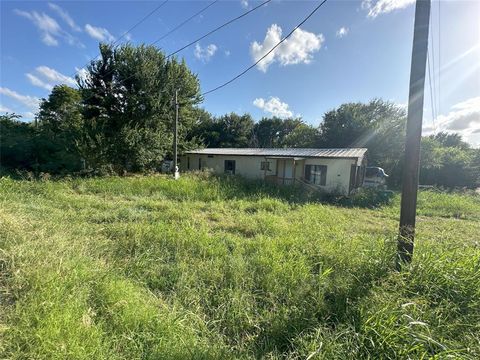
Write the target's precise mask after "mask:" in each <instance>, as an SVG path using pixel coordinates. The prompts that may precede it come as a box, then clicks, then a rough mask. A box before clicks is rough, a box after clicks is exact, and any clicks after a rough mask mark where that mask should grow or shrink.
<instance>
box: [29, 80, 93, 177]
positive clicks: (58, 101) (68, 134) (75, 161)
mask: <svg viewBox="0 0 480 360" xmlns="http://www.w3.org/2000/svg"><path fill="white" fill-rule="evenodd" d="M37 122H38V130H39V132H40V135H42V136H43V137H44V138H45V139H48V141H43V143H44V144H43V145H42V147H43V148H47V147H48V146H50V147H51V148H52V149H51V150H54V149H55V148H56V151H52V152H56V153H58V154H57V156H54V157H53V158H55V159H52V162H57V163H62V162H63V163H64V165H65V166H66V167H67V168H68V169H70V170H73V169H77V168H79V167H80V157H81V156H82V154H84V153H85V149H84V148H83V146H82V133H83V126H84V121H83V116H82V113H81V94H80V91H79V90H78V89H74V88H72V87H69V86H67V85H57V86H55V87H54V88H53V89H52V92H51V93H50V95H49V96H48V98H47V99H42V101H41V103H40V109H39V112H38V114H37ZM65 166H64V167H65Z"/></svg>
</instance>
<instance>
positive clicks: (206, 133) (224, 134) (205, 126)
mask: <svg viewBox="0 0 480 360" xmlns="http://www.w3.org/2000/svg"><path fill="white" fill-rule="evenodd" d="M253 127H254V122H253V119H252V117H251V116H250V115H248V114H244V115H238V114H235V113H230V114H226V115H223V116H220V117H213V116H212V115H211V114H209V113H208V112H206V111H205V110H202V111H201V112H200V113H199V117H198V121H197V123H196V124H195V126H194V127H193V128H192V132H191V134H190V138H192V139H193V138H194V137H196V138H197V139H199V140H200V141H201V142H202V143H203V144H204V145H205V146H206V147H210V148H212V147H235V148H239V147H247V146H250V145H251V143H252V134H253Z"/></svg>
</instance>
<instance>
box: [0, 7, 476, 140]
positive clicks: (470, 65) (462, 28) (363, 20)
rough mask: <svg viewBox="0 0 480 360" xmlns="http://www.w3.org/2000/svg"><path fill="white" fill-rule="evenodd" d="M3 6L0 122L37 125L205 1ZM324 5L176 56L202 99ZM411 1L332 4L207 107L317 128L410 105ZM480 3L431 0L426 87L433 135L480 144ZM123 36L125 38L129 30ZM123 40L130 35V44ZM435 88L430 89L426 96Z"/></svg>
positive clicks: (219, 12) (178, 38) (224, 15)
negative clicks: (80, 84) (63, 94)
mask: <svg viewBox="0 0 480 360" xmlns="http://www.w3.org/2000/svg"><path fill="white" fill-rule="evenodd" d="M162 2H163V0H162V1H113V0H105V1H50V2H49V1H3V0H1V1H0V5H1V13H0V20H1V44H0V49H1V59H0V64H1V67H0V71H1V72H0V113H5V112H15V113H18V114H21V115H22V116H23V119H24V120H25V121H31V120H32V119H33V118H34V114H35V112H36V111H37V110H38V103H39V100H40V99H41V98H46V97H48V94H49V92H50V90H51V88H52V87H53V86H54V85H55V84H60V83H64V84H67V85H70V86H76V85H75V80H74V79H73V78H74V76H75V75H76V74H77V73H78V72H81V71H82V68H83V67H84V66H85V65H86V64H87V63H88V61H90V60H91V59H92V58H94V57H96V56H97V55H98V44H99V42H100V41H103V42H115V41H116V42H117V43H123V42H131V43H133V44H141V43H145V44H151V43H153V42H155V41H156V40H157V39H159V38H161V37H162V36H163V35H164V34H166V33H167V32H168V31H169V30H171V29H173V28H174V27H175V26H177V25H178V24H180V23H181V22H182V21H184V20H185V19H187V18H189V17H190V16H191V15H193V14H195V13H196V12H197V11H199V10H200V9H202V8H204V7H205V6H207V5H208V4H209V3H210V2H208V1H180V0H169V1H167V2H166V3H165V4H164V5H163V6H162V7H160V8H159V9H158V10H157V11H155V12H153V14H152V15H150V16H149V17H148V18H147V19H146V20H145V21H143V22H142V23H140V24H139V25H138V26H137V27H135V28H134V29H133V30H132V31H131V32H127V30H129V29H130V28H132V27H133V26H134V25H135V24H137V23H138V22H139V21H140V20H141V19H143V18H144V17H145V16H146V15H147V14H149V13H151V12H152V11H153V10H154V9H155V8H156V7H158V6H159V5H160V4H161V3H162ZM261 2H262V1H252V0H221V1H218V2H216V3H214V4H213V5H212V6H210V7H209V8H208V9H207V10H206V11H204V12H203V13H202V14H200V15H199V16H197V17H195V18H194V19H192V20H191V21H189V22H188V23H186V24H185V25H184V26H183V27H181V28H180V29H178V30H177V31H175V32H173V33H172V34H170V35H169V36H167V37H165V38H164V39H162V40H161V41H159V42H158V43H157V44H156V46H157V47H159V48H160V49H161V50H162V51H165V52H166V53H170V52H173V51H175V50H177V49H179V48H181V47H182V46H184V45H185V44H188V43H189V42H191V41H193V40H195V39H196V38H199V37H200V36H202V35H204V34H205V33H207V32H209V31H210V30H212V29H213V28H215V27H217V26H219V25H221V24H223V23H224V22H226V21H228V20H230V19H231V18H234V17H236V16H238V15H240V14H242V13H244V12H246V11H248V10H249V9H252V8H253V7H255V6H257V5H259V4H260V3H261ZM319 3H320V1H313V0H311V1H310V0H309V1H287V0H272V1H271V2H269V3H268V4H266V5H264V6H262V7H260V8H259V9H257V10H255V11H253V12H251V13H250V14H249V15H247V16H245V17H243V18H241V19H240V20H238V21H235V22H234V23H232V24H231V25H229V26H227V27H225V28H223V29H221V30H220V31H218V32H216V33H214V34H212V35H211V36H208V37H206V38H205V39H203V40H201V41H199V42H196V43H194V44H193V45H192V46H190V47H188V48H186V49H184V50H183V51H181V52H180V53H179V54H178V55H177V56H178V57H179V58H184V59H185V61H186V62H187V65H188V66H189V67H190V69H191V70H192V71H193V72H194V73H196V74H197V75H198V77H199V79H200V84H201V90H202V92H205V91H208V90H210V89H212V88H215V87H216V86H218V85H221V84H222V83H224V82H225V81H227V80H230V79H231V78H232V77H234V76H235V75H237V74H238V73H240V72H241V71H243V70H244V69H245V68H247V67H248V66H250V65H251V64H253V63H254V62H255V61H256V60H258V59H259V58H260V57H262V56H263V55H264V54H265V53H266V52H267V51H269V50H270V49H271V48H272V47H273V46H274V45H275V44H276V43H277V42H278V41H279V40H280V39H281V37H282V36H284V35H286V34H288V33H289V32H290V31H291V30H292V29H293V28H294V27H295V26H296V25H297V24H298V23H300V22H301V21H302V20H303V19H304V18H305V17H306V16H307V14H308V13H310V12H311V11H312V10H313V8H314V7H315V6H316V5H318V4H319ZM414 4H415V1H414V0H357V1H344V0H328V1H327V2H326V3H325V4H324V5H323V6H322V7H321V8H320V9H319V10H318V11H317V12H316V13H315V14H314V15H313V16H312V17H311V18H310V19H309V20H308V21H307V22H306V23H305V24H303V25H302V26H301V27H300V28H299V29H297V30H296V31H295V32H294V33H293V35H292V36H291V37H290V38H288V39H287V40H286V41H285V42H284V43H283V44H281V45H280V46H279V47H278V48H277V49H276V50H275V51H274V52H273V53H272V54H270V55H269V56H267V57H266V58H265V59H264V60H263V61H261V62H260V63H259V65H258V66H257V67H255V68H253V69H252V70H250V71H249V72H248V73H246V74H245V75H244V76H242V77H240V78H239V79H238V80H236V81H235V82H233V83H231V84H230V85H228V86H226V87H224V88H222V89H220V90H218V91H216V92H213V93H211V94H208V95H206V96H205V99H204V102H203V103H202V104H201V106H202V107H204V108H205V109H206V110H208V111H210V112H211V113H213V114H215V115H222V114H225V113H230V112H237V113H250V114H251V115H252V116H253V117H254V119H256V120H259V119H260V118H261V117H262V116H272V115H275V116H279V117H291V116H295V117H301V118H302V119H303V120H304V121H305V122H307V123H309V124H312V125H314V126H318V125H319V124H320V122H321V121H322V116H323V114H324V113H325V112H326V111H329V110H331V109H334V108H336V107H338V106H339V105H341V104H342V103H346V102H358V101H360V102H367V101H369V100H371V99H373V98H382V99H385V100H389V101H392V102H395V103H397V104H399V105H400V106H406V104H407V102H408V86H409V76H410V62H411V50H412V40H413V23H414V14H415V6H414ZM479 18H480V1H477V0H468V1H465V0H450V1H446V0H441V1H440V2H438V1H433V2H432V11H431V19H430V42H429V63H430V66H429V67H428V68H427V72H430V73H431V74H432V75H431V78H430V79H429V77H428V76H427V79H426V83H425V104H424V128H423V133H424V134H425V135H428V134H431V133H435V132H439V131H451V132H459V133H460V134H462V136H463V137H464V139H465V140H467V141H468V142H469V143H471V144H472V145H473V146H475V147H479V146H480V19H479ZM126 32H127V33H126ZM122 36H123V37H122ZM430 88H431V90H430Z"/></svg>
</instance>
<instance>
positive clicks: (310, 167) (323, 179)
mask: <svg viewBox="0 0 480 360" xmlns="http://www.w3.org/2000/svg"><path fill="white" fill-rule="evenodd" d="M327 171H328V166H327V165H317V164H306V165H305V180H306V181H308V182H309V183H310V184H314V185H319V186H326V185H327ZM312 174H313V178H312Z"/></svg>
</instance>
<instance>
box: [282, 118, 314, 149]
mask: <svg viewBox="0 0 480 360" xmlns="http://www.w3.org/2000/svg"><path fill="white" fill-rule="evenodd" d="M317 143H318V130H317V129H316V128H314V127H313V126H310V125H307V124H305V123H301V124H298V125H297V126H296V127H295V128H294V129H293V130H292V131H291V132H290V133H288V134H286V135H285V137H284V139H283V140H282V145H283V146H285V147H294V148H313V147H315V146H316V144H317Z"/></svg>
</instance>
